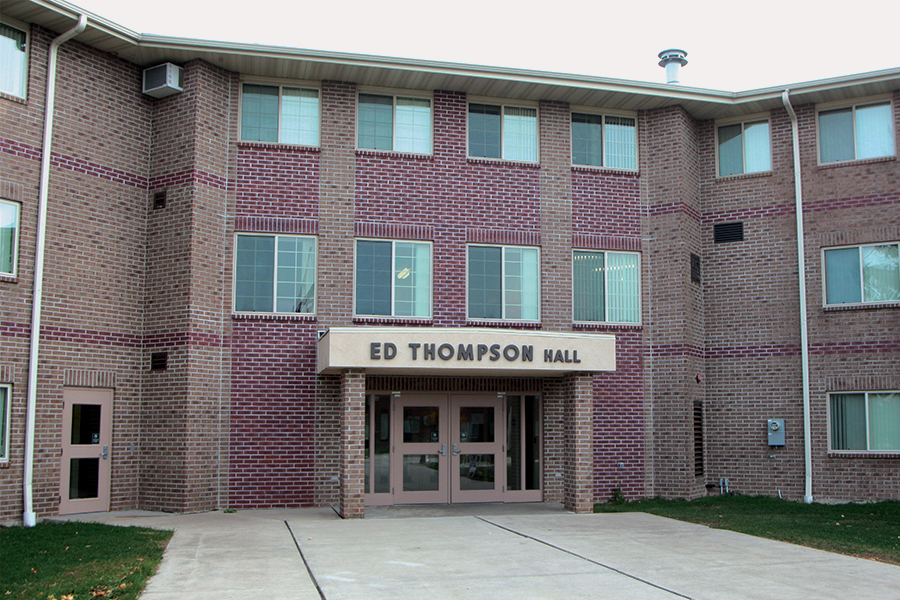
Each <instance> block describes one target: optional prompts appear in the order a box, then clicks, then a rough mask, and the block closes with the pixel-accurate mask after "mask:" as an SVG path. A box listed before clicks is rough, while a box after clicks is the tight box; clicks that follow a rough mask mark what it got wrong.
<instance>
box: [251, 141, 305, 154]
mask: <svg viewBox="0 0 900 600" xmlns="http://www.w3.org/2000/svg"><path fill="white" fill-rule="evenodd" d="M237 145H238V148H259V149H261V150H279V151H281V152H311V153H315V154H318V153H320V152H322V148H320V147H319V146H303V145H300V144H281V143H278V142H247V141H239V142H238V143H237Z"/></svg>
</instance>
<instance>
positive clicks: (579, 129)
mask: <svg viewBox="0 0 900 600" xmlns="http://www.w3.org/2000/svg"><path fill="white" fill-rule="evenodd" d="M635 123H636V121H635V119H633V118H631V117H614V116H609V115H606V116H604V115H591V114H582V113H572V164H576V165H588V166H593V167H610V168H612V169H632V170H634V169H637V142H636V139H637V138H636V136H635V131H636V128H635Z"/></svg>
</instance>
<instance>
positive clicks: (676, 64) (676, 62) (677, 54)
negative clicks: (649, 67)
mask: <svg viewBox="0 0 900 600" xmlns="http://www.w3.org/2000/svg"><path fill="white" fill-rule="evenodd" d="M685 56H687V52H685V51H684V50H678V49H676V48H670V49H669V50H663V51H662V52H660V53H659V66H661V67H665V68H666V83H679V81H678V69H679V68H681V67H683V66H684V65H686V64H687V63H688V61H687V59H686V58H685Z"/></svg>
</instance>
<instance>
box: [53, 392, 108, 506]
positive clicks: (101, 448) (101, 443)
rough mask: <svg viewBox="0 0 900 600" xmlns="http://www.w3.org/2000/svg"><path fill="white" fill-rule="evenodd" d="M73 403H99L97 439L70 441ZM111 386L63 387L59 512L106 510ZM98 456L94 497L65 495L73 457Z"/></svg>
mask: <svg viewBox="0 0 900 600" xmlns="http://www.w3.org/2000/svg"><path fill="white" fill-rule="evenodd" d="M75 405H94V406H98V405H99V406H100V427H99V437H98V440H97V443H96V444H95V443H91V444H72V442H71V440H72V409H73V407H74V406H75ZM112 410H113V390H111V389H106V388H64V389H63V415H62V428H61V430H60V455H61V456H60V470H59V514H60V515H72V514H79V513H88V512H107V511H109V504H110V480H111V475H112ZM94 457H98V458H99V463H98V468H99V470H98V482H97V497H96V498H75V499H72V498H69V487H70V478H71V464H72V463H71V461H72V459H73V458H94Z"/></svg>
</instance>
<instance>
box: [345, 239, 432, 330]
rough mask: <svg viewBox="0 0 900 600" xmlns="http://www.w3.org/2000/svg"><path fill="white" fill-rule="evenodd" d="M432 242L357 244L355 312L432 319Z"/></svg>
mask: <svg viewBox="0 0 900 600" xmlns="http://www.w3.org/2000/svg"><path fill="white" fill-rule="evenodd" d="M431 280H432V276H431V243H430V242H407V241H394V240H357V241H356V281H355V289H356V292H355V309H354V310H355V313H356V315H358V316H383V317H410V318H429V317H431Z"/></svg>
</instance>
